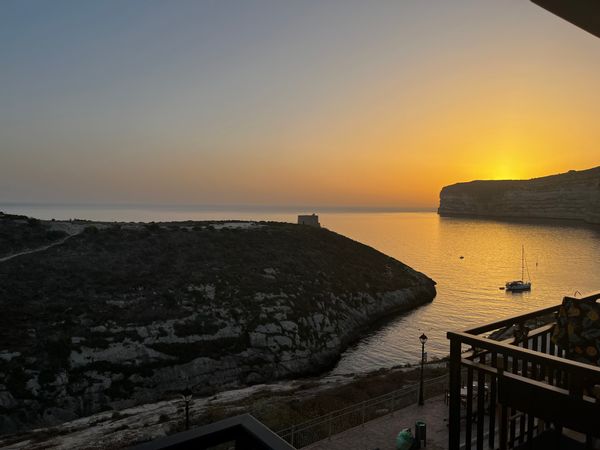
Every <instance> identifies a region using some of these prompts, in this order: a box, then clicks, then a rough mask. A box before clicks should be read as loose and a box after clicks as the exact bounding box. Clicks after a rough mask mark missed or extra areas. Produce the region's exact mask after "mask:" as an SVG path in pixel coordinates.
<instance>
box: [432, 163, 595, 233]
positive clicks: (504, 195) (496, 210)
mask: <svg viewBox="0 0 600 450" xmlns="http://www.w3.org/2000/svg"><path fill="white" fill-rule="evenodd" d="M438 213H439V214H441V215H476V216H490V217H505V218H514V217H522V218H544V219H570V220H580V221H585V222H588V223H595V224H598V223H600V167H595V168H593V169H588V170H581V171H574V170H571V171H569V172H567V173H563V174H559V175H551V176H547V177H542V178H533V179H531V180H490V181H471V182H468V183H457V184H453V185H451V186H446V187H444V188H443V189H442V191H441V192H440V207H439V209H438Z"/></svg>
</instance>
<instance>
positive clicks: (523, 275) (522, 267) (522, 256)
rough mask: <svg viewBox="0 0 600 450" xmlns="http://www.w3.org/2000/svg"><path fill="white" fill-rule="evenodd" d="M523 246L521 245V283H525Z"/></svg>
mask: <svg viewBox="0 0 600 450" xmlns="http://www.w3.org/2000/svg"><path fill="white" fill-rule="evenodd" d="M524 277H525V246H524V245H521V281H525V278H524Z"/></svg>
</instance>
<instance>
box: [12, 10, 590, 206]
mask: <svg viewBox="0 0 600 450" xmlns="http://www.w3.org/2000/svg"><path fill="white" fill-rule="evenodd" d="M599 79H600V40H599V39H597V38H595V37H594V36H592V35H591V34H588V33H586V32H585V31H583V30H581V29H579V28H577V27H575V26H573V25H571V24H570V23H568V22H565V21H563V20H562V19H560V18H558V17H556V16H554V15H552V14H551V13H549V12H547V11H545V10H543V9H541V8H539V7H538V6H536V5H534V4H533V3H530V2H529V1H526V0H505V1H489V0H488V1H483V0H453V1H451V2H449V1H445V0H444V1H442V0H438V1H434V0H428V1H423V0H412V1H411V0H396V1H391V0H390V1H368V2H365V1H362V0H361V1H355V0H339V1H336V0H304V1H301V2H300V1H298V2H285V1H284V2H282V1H280V0H273V1H266V0H253V1H247V0H237V1H236V0H227V1H220V0H215V1H209V0H206V1H200V0H198V1H183V0H173V1H169V2H165V1H158V0H140V1H137V0H116V1H111V0H104V1H101V2H100V1H98V2H91V1H87V2H82V1H79V0H73V1H62V0H53V1H51V2H49V1H42V0H40V1H31V0H14V1H13V0H2V1H1V2H0V202H36V203H52V202H59V203H69V202H73V203H89V204H96V203H104V204H106V203H111V204H114V203H124V204H132V203H160V204H174V205H177V204H188V205H189V204H197V205H201V204H210V205H217V204H218V205H286V206H290V205H292V206H293V205H315V206H319V205H329V206H366V207H375V208H377V207H381V208H389V207H392V208H394V207H399V208H400V207H404V208H406V207H435V206H437V204H438V201H439V191H440V189H441V188H442V187H443V186H445V185H448V184H452V183H456V182H460V181H468V180H473V179H504V178H512V179H515V178H531V177H536V176H542V175H547V174H552V173H559V172H565V171H567V170H570V169H585V168H591V167H595V166H598V165H600V162H599V161H600V158H599V156H600V126H598V124H599V123H600V89H599V88H598V87H599V84H598V80H599Z"/></svg>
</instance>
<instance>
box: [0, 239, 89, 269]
mask: <svg viewBox="0 0 600 450" xmlns="http://www.w3.org/2000/svg"><path fill="white" fill-rule="evenodd" d="M77 234H79V232H77V233H73V234H69V235H68V236H67V237H64V238H62V239H60V240H58V241H56V242H52V243H51V244H48V245H43V246H41V247H37V248H33V249H31V250H24V251H22V252H18V253H13V254H12V255H8V256H3V257H2V258H0V263H3V262H5V261H8V260H10V259H13V258H16V257H18V256H23V255H29V254H31V253H37V252H43V251H44V250H48V249H49V248H52V247H54V246H56V245H60V244H63V243H64V242H65V241H66V240H67V239H69V238H71V237H73V236H75V235H77Z"/></svg>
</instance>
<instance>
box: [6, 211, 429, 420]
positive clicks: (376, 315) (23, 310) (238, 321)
mask: <svg viewBox="0 0 600 450" xmlns="http://www.w3.org/2000/svg"><path fill="white" fill-rule="evenodd" d="M37 227H41V228H37ZM0 228H3V229H5V230H6V229H10V230H12V231H13V232H15V230H19V231H18V232H17V235H18V238H17V239H14V242H10V241H11V239H10V233H8V235H9V237H8V238H6V239H7V240H6V239H5V241H3V242H10V246H11V247H10V249H4V248H3V249H0V254H3V255H5V256H4V257H3V259H2V260H1V261H0V308H2V315H1V316H0V374H1V375H2V376H1V377H0V379H2V380H3V381H2V382H1V383H0V430H2V431H3V432H11V431H16V430H18V429H24V428H27V427H31V426H34V425H35V426H44V425H53V424H57V423H61V422H64V421H67V420H72V419H75V418H77V417H82V416H86V415H89V414H92V413H96V412H99V411H107V410H120V409H122V408H127V407H131V406H134V405H137V404H142V403H148V402H154V401H159V400H162V399H168V398H173V396H175V395H177V393H178V392H180V391H181V390H183V389H185V388H191V389H192V390H193V392H195V393H196V394H199V395H203V394H212V393H215V392H219V391H221V390H224V389H231V388H235V387H240V386H247V385H252V384H256V383H262V382H265V381H269V380H275V379H284V378H293V377H299V376H303V375H309V374H317V373H320V372H322V371H324V370H326V369H327V368H330V367H331V366H332V365H333V364H334V363H335V362H336V361H337V359H338V358H339V356H340V353H341V352H342V351H343V350H344V349H345V348H347V346H348V345H349V344H351V343H352V342H353V341H356V340H357V339H359V338H360V336H361V335H362V333H363V332H364V331H365V330H367V329H369V328H372V327H373V326H374V324H376V323H377V321H378V320H380V319H382V318H384V317H387V316H390V315H393V314H396V313H398V312H401V311H405V310H408V309H411V308H415V307H417V306H419V305H421V304H424V303H426V302H429V301H431V300H432V299H433V298H434V296H435V283H434V281H432V280H431V279H430V278H428V277H427V276H425V275H423V274H421V273H419V272H417V271H415V270H413V269H411V268H410V267H408V266H406V265H404V264H402V263H401V262H399V261H397V260H395V259H393V258H391V257H388V256H386V255H384V254H382V253H380V252H378V251H376V250H375V249H373V248H371V247H368V246H366V245H363V244H360V243H358V242H355V241H352V240H351V239H348V238H346V237H344V236H341V235H339V234H336V233H334V232H332V231H329V230H326V229H320V228H313V227H309V226H302V225H292V224H286V223H273V222H191V221H190V222H168V223H166V222H165V223H147V224H142V223H92V222H86V221H71V222H60V221H56V222H54V221H38V220H31V219H29V218H24V217H19V216H7V215H2V214H0ZM56 230H58V231H61V232H60V233H58V232H56ZM4 235H5V236H6V235H7V233H4ZM52 239H54V241H52ZM40 244H43V246H42V247H38V246H39V245H40ZM7 245H8V244H7ZM36 249H39V251H38V250H36ZM11 251H19V254H18V256H16V257H11V256H10V252H11ZM6 255H9V256H6Z"/></svg>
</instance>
